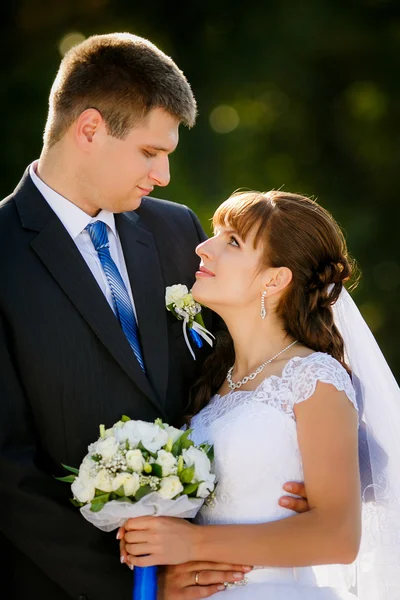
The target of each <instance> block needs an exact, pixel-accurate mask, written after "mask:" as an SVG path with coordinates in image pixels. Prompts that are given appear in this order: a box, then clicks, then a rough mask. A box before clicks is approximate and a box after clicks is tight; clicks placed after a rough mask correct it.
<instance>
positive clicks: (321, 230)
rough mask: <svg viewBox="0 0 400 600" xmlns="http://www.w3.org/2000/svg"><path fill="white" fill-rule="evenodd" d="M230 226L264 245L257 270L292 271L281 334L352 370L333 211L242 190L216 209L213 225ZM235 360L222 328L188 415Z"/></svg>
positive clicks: (340, 244)
mask: <svg viewBox="0 0 400 600" xmlns="http://www.w3.org/2000/svg"><path fill="white" fill-rule="evenodd" d="M227 225H229V227H232V228H233V229H234V230H235V231H237V233H238V234H239V236H240V237H241V238H242V239H243V240H244V241H246V238H247V236H248V234H249V232H250V231H254V232H255V237H254V247H258V245H260V244H261V245H262V247H263V255H262V260H261V264H260V268H261V269H265V268H268V267H283V266H284V267H288V268H289V269H290V270H291V272H292V281H291V283H290V284H289V285H288V286H287V288H286V290H285V292H284V293H283V295H282V297H281V299H280V301H279V304H278V307H277V315H278V316H279V317H280V319H281V320H282V323H283V327H284V329H285V331H286V333H287V334H288V335H289V336H291V337H292V338H294V339H296V340H298V341H299V342H300V343H301V344H303V345H304V346H307V347H308V348H311V349H312V350H314V351H316V352H326V353H327V354H330V355H331V356H333V358H335V359H336V360H338V361H339V362H340V363H341V364H342V365H343V366H344V367H345V368H346V370H347V371H349V368H348V367H347V365H346V363H345V357H344V344H343V339H342V336H341V335H340V333H339V331H338V329H337V327H336V325H335V323H334V320H333V313H332V305H333V304H334V303H335V302H336V300H337V299H338V297H339V294H340V292H341V291H342V287H343V283H344V282H345V281H348V280H349V279H350V277H351V275H352V272H353V264H354V263H353V261H352V260H351V259H350V257H349V255H348V251H347V246H346V241H345V239H344V236H343V233H342V231H341V229H340V227H339V225H338V224H337V223H336V221H335V220H334V219H333V217H332V215H331V214H330V213H329V212H328V211H327V210H325V209H324V208H322V206H320V205H319V204H317V203H316V202H315V201H314V200H311V199H310V198H307V197H305V196H301V195H298V194H290V193H288V192H282V191H271V192H268V193H265V194H263V193H260V192H239V193H235V194H233V195H232V196H231V197H230V198H228V200H226V201H225V202H224V203H223V204H221V206H219V208H218V209H217V210H216V212H215V214H214V217H213V226H214V228H217V227H221V226H223V227H226V226H227ZM234 359H235V356H234V350H233V343H232V338H231V337H230V335H229V333H228V332H227V331H224V332H221V333H219V334H218V336H217V341H216V344H215V349H214V351H213V352H212V353H211V355H210V356H209V357H208V358H207V360H206V361H205V363H204V365H203V369H202V375H201V376H200V378H199V380H198V381H197V382H196V384H195V385H194V387H193V388H192V392H191V402H190V407H189V412H190V415H194V414H196V413H197V412H199V411H200V410H201V408H203V407H204V406H205V405H206V404H207V403H208V401H209V399H210V398H211V396H212V395H213V394H214V393H216V391H217V390H218V389H219V388H220V387H221V385H222V383H223V381H224V378H225V377H226V373H227V371H228V369H229V368H230V367H231V366H232V364H233V362H234ZM189 418H190V417H189Z"/></svg>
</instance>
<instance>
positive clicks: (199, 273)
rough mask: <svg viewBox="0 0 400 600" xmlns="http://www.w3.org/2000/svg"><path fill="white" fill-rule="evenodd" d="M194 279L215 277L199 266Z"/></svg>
mask: <svg viewBox="0 0 400 600" xmlns="http://www.w3.org/2000/svg"><path fill="white" fill-rule="evenodd" d="M196 277H215V274H214V273H213V272H212V271H210V270H209V269H206V268H205V267H203V266H201V267H200V269H199V270H198V271H197V272H196Z"/></svg>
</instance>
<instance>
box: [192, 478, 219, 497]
mask: <svg viewBox="0 0 400 600" xmlns="http://www.w3.org/2000/svg"><path fill="white" fill-rule="evenodd" d="M214 488H215V475H209V476H208V480H206V481H203V482H202V483H201V484H200V485H199V487H198V488H197V492H196V496H197V497H198V498H207V497H208V496H209V495H210V494H211V492H213V491H214Z"/></svg>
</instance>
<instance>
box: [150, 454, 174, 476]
mask: <svg viewBox="0 0 400 600" xmlns="http://www.w3.org/2000/svg"><path fill="white" fill-rule="evenodd" d="M155 462H156V464H158V465H160V467H161V468H162V474H163V477H167V476H168V475H176V472H177V461H176V458H175V456H174V455H173V454H172V453H171V452H166V451H165V450H159V451H158V455H157V459H156V461H155Z"/></svg>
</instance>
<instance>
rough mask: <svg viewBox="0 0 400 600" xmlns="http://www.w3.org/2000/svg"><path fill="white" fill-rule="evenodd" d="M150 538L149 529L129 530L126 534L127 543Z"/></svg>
mask: <svg viewBox="0 0 400 600" xmlns="http://www.w3.org/2000/svg"><path fill="white" fill-rule="evenodd" d="M148 539H149V533H148V531H142V530H139V531H127V532H126V533H125V536H124V540H125V543H126V544H141V543H143V542H147V541H148Z"/></svg>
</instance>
